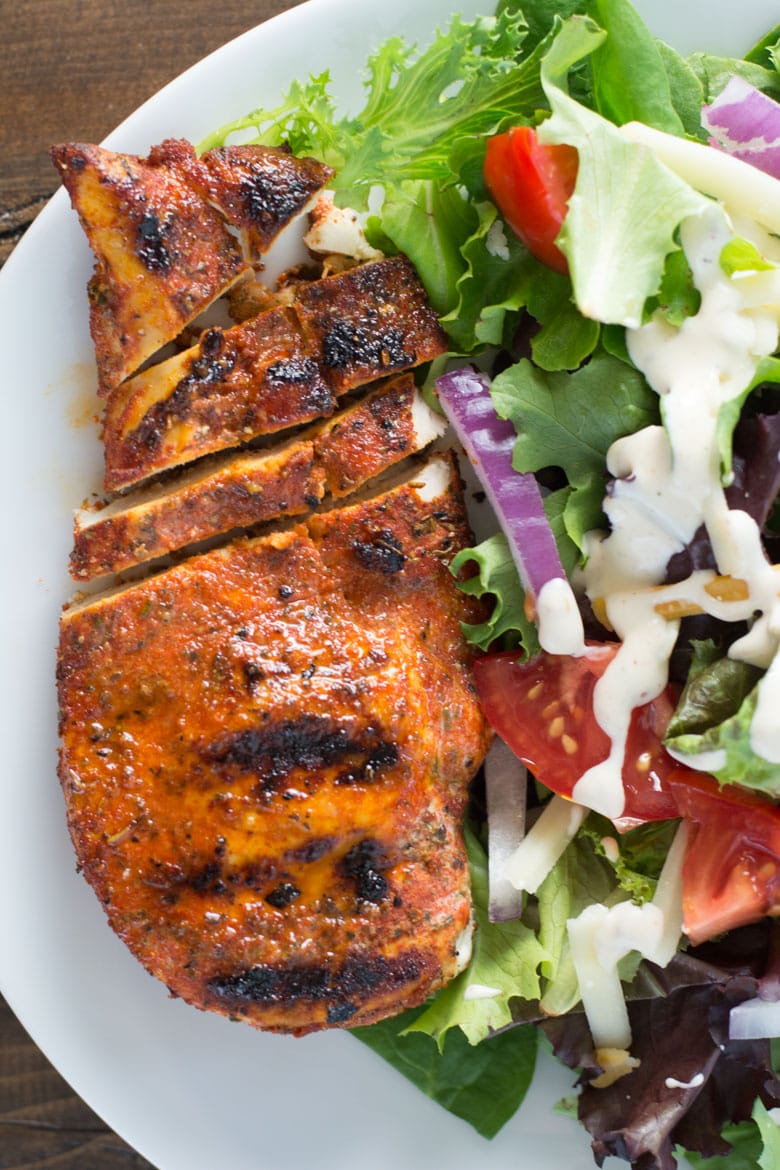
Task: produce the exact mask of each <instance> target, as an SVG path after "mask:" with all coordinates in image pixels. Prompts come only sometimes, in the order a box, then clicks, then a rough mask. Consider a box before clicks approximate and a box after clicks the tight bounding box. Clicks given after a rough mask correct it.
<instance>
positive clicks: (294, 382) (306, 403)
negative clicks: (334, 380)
mask: <svg viewBox="0 0 780 1170" xmlns="http://www.w3.org/2000/svg"><path fill="white" fill-rule="evenodd" d="M265 379H266V382H267V383H268V385H269V386H270V387H271V389H273V390H278V389H280V388H283V387H285V386H294V387H296V388H297V387H304V388H305V393H303V394H301V393H300V391H299V399H300V405H301V409H303V410H305V411H308V412H311V413H312V415H319V416H322V417H327V416H328V415H331V414H333V410H334V407H335V400H334V398H333V393H332V391H331V389H330V387H329V386H328V384H327V382H326V381H325V379H324V377H323V371H322V369H321V368H320V366H319V364H318V363H317V362H316V361H315V359H314V358H311V357H300V356H297V355H294V356H292V357H288V358H280V359H279V360H278V361H275V362H272V363H271V365H270V366H269V367H268V369H267V370H266V372H265Z"/></svg>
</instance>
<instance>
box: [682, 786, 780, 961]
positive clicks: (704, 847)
mask: <svg viewBox="0 0 780 1170" xmlns="http://www.w3.org/2000/svg"><path fill="white" fill-rule="evenodd" d="M667 784H668V786H669V789H670V791H671V792H672V794H673V796H674V799H675V802H676V804H677V807H678V808H679V810H680V814H681V816H683V817H685V818H686V820H687V821H688V824H689V838H688V846H687V849H686V853H685V862H684V864H683V929H684V930H685V933H686V934H687V935H688V938H689V939H690V940H691V942H692V943H701V942H704V941H705V940H706V939H708V938H713V937H714V936H715V935H717V934H722V933H723V932H724V931H726V930H733V929H734V928H735V927H736V926H744V925H746V924H747V923H748V922H755V921H757V920H758V919H759V918H763V917H764V916H765V915H766V914H778V913H780V807H778V805H776V804H773V803H772V802H771V801H769V800H766V799H765V798H763V797H761V796H759V795H758V794H756V793H752V792H749V791H748V790H746V789H744V788H738V787H737V786H736V785H734V784H727V785H724V786H723V787H722V788H721V787H720V786H719V785H718V783H717V781H716V780H715V779H713V777H712V776H707V775H706V774H704V773H701V772H693V773H692V772H691V770H690V769H688V768H685V769H681V770H680V771H676V772H672V773H671V774H670V775H669V776H668V777H667Z"/></svg>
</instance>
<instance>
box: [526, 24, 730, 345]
mask: <svg viewBox="0 0 780 1170" xmlns="http://www.w3.org/2000/svg"><path fill="white" fill-rule="evenodd" d="M604 36H605V33H604V32H603V30H602V29H600V28H599V27H598V25H596V24H595V23H594V22H593V21H591V20H589V19H587V18H584V17H577V16H575V17H571V18H570V19H569V20H568V21H567V22H566V23H565V24H564V25H563V27H562V28H561V29H560V31H559V32H558V34H557V36H556V37H555V40H554V42H553V44H552V46H551V48H550V49H549V51H548V53H547V55H546V57H545V60H544V64H543V67H542V83H543V85H544V89H545V93H546V95H547V98H548V101H549V103H550V106H551V108H552V111H553V112H552V117H551V118H549V119H548V120H547V121H546V122H543V123H542V125H541V126H540V128H539V134H540V137H541V138H542V140H543V141H545V142H556V143H569V144H570V145H571V146H574V147H576V149H577V150H578V152H579V170H578V174H577V183H576V186H575V189H574V193H573V195H572V197H571V199H570V201H569V211H568V214H567V216H566V219H565V220H564V223H563V228H562V230H561V233H560V235H559V237H558V244H559V246H560V247H561V250H562V251H563V252H564V253H565V254H566V256H567V258H568V261H569V269H570V272H571V274H572V282H573V286H574V294H575V300H576V303H577V305H578V307H579V309H580V311H581V312H582V313H583V314H584V315H585V316H586V317H593V318H595V319H596V320H599V321H602V322H606V323H609V324H622V325H627V326H636V325H639V324H640V322H641V320H642V313H643V309H644V305H645V301H646V300H647V298H648V297H651V296H654V295H655V294H656V293H657V292H658V290H659V287H660V284H661V279H662V276H663V272H664V267H665V261H666V257H667V255H668V254H669V253H670V252H673V251H676V250H677V248H678V244H677V243H676V241H675V232H676V230H677V228H678V226H679V224H680V223H681V221H682V220H683V219H685V218H686V217H687V216H689V215H696V214H699V213H700V212H702V211H703V210H704V209H705V207H706V206H707V200H706V199H705V198H704V196H702V195H700V194H699V193H698V192H696V191H694V190H693V188H691V187H689V186H688V184H687V183H684V182H682V180H680V179H678V178H677V176H675V175H673V174H672V173H671V171H669V170H667V168H665V167H664V166H662V165H661V164H660V163H659V162H658V161H657V160H656V159H655V157H654V156H653V155H652V153H651V152H650V151H648V150H646V149H643V148H637V147H636V146H635V145H634V144H633V143H631V142H629V141H628V139H627V138H625V137H624V135H623V134H621V132H620V131H619V130H618V129H617V127H615V126H614V125H612V123H610V122H609V121H607V119H606V118H602V117H601V116H600V115H599V114H597V113H595V112H593V111H592V110H589V109H587V108H586V107H584V106H582V105H580V104H579V103H578V102H576V101H575V100H574V99H573V98H572V97H570V95H569V93H568V91H567V77H568V73H569V71H570V70H571V69H572V68H573V67H574V66H575V65H576V64H577V63H578V62H579V61H581V60H582V59H583V57H586V56H588V55H589V54H592V53H594V52H595V51H596V50H597V49H599V47H600V46H602V44H603V42H604Z"/></svg>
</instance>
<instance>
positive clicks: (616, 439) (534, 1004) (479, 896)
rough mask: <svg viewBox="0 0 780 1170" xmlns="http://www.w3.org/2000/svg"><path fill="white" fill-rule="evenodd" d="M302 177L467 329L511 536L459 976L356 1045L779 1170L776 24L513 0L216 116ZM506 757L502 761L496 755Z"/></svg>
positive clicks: (467, 1098)
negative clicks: (325, 171)
mask: <svg viewBox="0 0 780 1170" xmlns="http://www.w3.org/2000/svg"><path fill="white" fill-rule="evenodd" d="M232 136H240V137H241V138H242V139H243V140H256V141H263V142H265V143H268V144H271V145H276V144H280V143H283V142H287V143H289V145H290V147H291V149H292V150H293V151H294V152H295V153H297V154H309V155H314V156H316V157H318V158H320V159H321V160H323V161H324V162H326V163H328V164H329V165H330V166H331V167H333V168H334V170H335V178H334V180H333V183H332V187H333V192H334V197H335V200H336V202H337V204H338V205H340V206H344V207H350V208H352V209H354V210H356V211H357V212H359V213H360V214H361V216H362V217H363V220H364V224H365V231H366V234H367V236H368V239H369V242H370V244H371V245H372V246H373V247H376V248H379V249H381V250H382V251H383V252H386V253H393V252H404V253H406V254H407V255H408V256H409V258H410V259H411V260H412V262H413V263H414V264H415V266H416V268H417V271H418V272H419V274H420V277H421V279H422V281H423V283H424V285H425V287H426V290H427V292H428V295H429V298H430V300H431V302H432V304H433V306H434V307H435V309H436V310H437V312H438V313H439V314H440V317H441V320H442V322H443V324H444V327H445V329H446V330H447V333H448V337H449V341H450V353H449V354H448V355H447V358H446V359H445V360H444V361H443V362H441V363H440V364H439V363H436V364H435V366H434V368H432V369H431V370H430V371H429V373H428V382H427V389H428V391H429V393H430V395H431V397H432V398H434V399H436V400H438V401H439V403H440V405H441V407H442V409H443V410H444V412H445V413H446V414H447V416H448V417H449V419H450V421H451V423H452V425H453V428H454V430H455V433H456V435H457V437H458V438H459V439H460V441H461V443H462V445H463V447H464V449H465V451H466V453H467V455H468V457H469V459H470V461H471V463H472V464H473V466H474V469H475V471H476V474H477V476H478V478H479V481H480V487H479V490H480V491H481V492H483V493H484V494H485V495H486V496H487V498H488V500H489V502H490V504H491V506H492V513H493V514H494V515H495V517H496V519H497V521H498V523H497V524H496V525H495V527H494V530H493V531H492V533H491V534H490V535H488V536H487V537H486V538H485V539H484V540H482V541H481V543H479V544H478V545H476V546H475V547H474V548H472V549H469V550H466V551H465V552H463V553H462V554H460V555H459V557H458V558H457V560H456V562H455V563H454V565H453V571H454V572H456V573H458V574H464V575H465V581H464V584H463V586H462V587H463V588H464V589H466V590H467V591H469V592H471V593H474V594H477V595H480V596H482V597H484V598H485V599H486V600H487V601H488V602H489V610H490V615H489V617H488V619H487V620H486V621H485V622H484V623H482V624H481V625H478V626H474V627H470V628H469V629H468V630H467V633H468V636H469V638H470V639H471V640H472V641H473V642H474V643H475V645H477V646H478V647H479V648H480V649H481V650H482V651H483V652H484V653H483V655H482V656H481V657H480V658H479V659H478V661H477V667H476V682H477V687H478V691H479V695H480V698H481V701H482V703H483V706H484V709H485V712H486V714H487V716H488V718H489V720H490V722H491V724H492V725H493V727H494V729H495V731H496V733H497V737H498V738H497V741H496V747H495V749H494V750H493V751H492V752H491V755H490V756H489V758H488V762H487V765H486V769H485V784H484V788H483V787H480V788H479V789H478V790H475V792H474V794H473V801H472V815H471V818H470V822H469V824H468V825H467V826H466V838H467V843H468V848H469V854H470V858H471V865H472V885H473V892H474V905H475V911H474V913H475V920H476V931H475V941H474V954H473V958H472V961H471V964H470V966H469V967H468V969H467V970H466V971H464V972H463V973H462V974H461V975H460V976H458V977H457V979H456V980H454V981H453V982H452V983H451V984H450V985H449V986H448V987H447V988H445V990H444V991H443V992H441V993H440V994H439V995H438V996H437V997H436V999H435V1000H433V1001H432V1002H431V1003H429V1004H428V1005H426V1006H425V1007H424V1008H423V1009H422V1010H421V1011H416V1012H414V1013H410V1014H407V1015H405V1016H402V1017H399V1018H396V1019H394V1020H390V1021H386V1022H384V1023H382V1024H378V1025H374V1026H372V1027H371V1028H366V1029H358V1030H356V1034H357V1035H359V1037H360V1039H361V1040H363V1041H365V1042H366V1043H368V1044H370V1045H371V1046H372V1047H373V1048H375V1049H376V1050H377V1051H379V1052H381V1053H382V1055H383V1056H385V1057H386V1058H387V1059H388V1060H390V1061H392V1062H393V1063H394V1064H396V1065H397V1067H399V1068H400V1069H401V1070H402V1071H403V1072H405V1073H406V1075H407V1076H409V1077H410V1078H411V1079H412V1080H414V1081H415V1083H417V1084H419V1085H420V1087H421V1088H423V1089H424V1090H425V1091H426V1092H429V1093H430V1094H431V1095H432V1096H434V1097H435V1098H436V1099H437V1100H439V1101H441V1103H442V1104H444V1105H445V1106H446V1107H447V1108H449V1109H451V1110H452V1111H453V1112H454V1113H457V1114H458V1115H459V1116H461V1117H464V1118H465V1119H466V1120H468V1121H470V1122H471V1123H472V1124H473V1125H475V1127H476V1128H477V1129H478V1130H479V1131H480V1132H481V1133H483V1134H484V1135H485V1136H491V1135H492V1134H494V1133H495V1132H497V1130H498V1129H499V1128H500V1126H501V1125H502V1124H503V1123H504V1122H505V1121H506V1120H507V1119H508V1117H509V1116H511V1115H512V1113H513V1112H514V1111H515V1110H516V1108H517V1106H518V1105H519V1103H520V1101H521V1100H522V1097H523V1095H524V1093H525V1090H526V1088H527V1086H528V1084H529V1083H530V1080H531V1077H532V1075H533V1066H534V1055H535V1051H536V1046H537V1043H538V1042H539V1039H540V1037H541V1038H542V1040H543V1042H545V1043H549V1044H551V1045H552V1047H553V1050H554V1051H555V1053H556V1055H558V1056H559V1057H560V1059H561V1060H563V1061H564V1062H565V1063H566V1064H568V1065H569V1066H571V1067H572V1068H573V1069H577V1070H579V1086H580V1091H579V1094H578V1097H577V1099H576V1102H575V1103H573V1104H572V1103H569V1106H568V1107H569V1108H571V1109H572V1110H576V1112H577V1114H578V1116H579V1118H580V1120H581V1121H582V1122H583V1123H584V1125H585V1126H586V1127H587V1129H588V1131H589V1133H590V1134H591V1137H592V1142H593V1150H594V1155H595V1157H596V1160H597V1162H598V1163H599V1164H600V1163H601V1161H602V1160H603V1158H604V1157H606V1156H607V1155H608V1154H617V1155H619V1156H621V1157H623V1158H625V1159H627V1160H628V1161H630V1162H631V1163H632V1165H634V1166H636V1167H641V1168H642V1170H652V1168H659V1170H667V1168H671V1167H673V1166H674V1165H675V1158H676V1156H677V1155H679V1154H681V1153H683V1152H684V1153H685V1154H686V1156H687V1157H688V1159H689V1161H691V1162H692V1163H693V1164H694V1166H701V1167H708V1168H712V1170H714V1168H715V1167H716V1166H720V1165H726V1164H728V1165H729V1166H737V1165H738V1166H740V1167H743V1166H744V1167H760V1168H761V1170H769V1168H770V1167H774V1166H776V1165H778V1164H780V1128H778V1124H777V1122H776V1121H775V1118H777V1117H780V1113H775V1112H774V1111H775V1110H778V1109H780V1079H778V1076H777V1075H776V1071H775V1067H776V1066H775V1064H774V1063H773V1057H772V1039H773V1038H774V1037H777V1036H780V928H778V926H777V925H776V924H775V921H774V920H775V917H776V916H777V915H778V914H780V804H778V801H780V654H778V649H780V600H779V598H780V565H778V564H777V561H778V545H780V507H778V492H779V491H780V354H779V353H778V351H779V349H780V336H779V329H780V240H779V239H778V237H780V26H778V27H777V28H775V29H773V30H771V31H770V32H768V33H767V35H766V37H764V38H763V39H762V41H761V42H760V43H759V44H758V45H757V46H756V47H755V48H754V49H752V50H751V51H750V52H748V53H747V54H746V56H745V57H744V58H739V59H736V58H735V59H724V58H720V57H712V56H710V55H707V54H706V53H695V54H693V55H691V56H689V57H686V58H683V57H682V56H680V55H679V54H678V53H676V52H675V51H674V50H673V49H672V48H670V47H669V46H667V45H665V44H663V43H661V42H659V41H657V40H656V39H655V38H654V37H653V36H652V35H651V34H650V32H649V31H648V29H647V27H646V26H645V25H644V23H643V22H642V20H641V19H640V18H639V16H638V15H637V13H636V12H635V10H634V9H633V8H632V7H631V5H630V4H629V3H628V2H627V0H500V2H499V4H498V7H497V9H496V11H495V14H494V15H492V16H484V17H480V18H477V19H476V20H474V21H470V22H464V21H463V20H461V19H460V18H459V17H457V16H454V17H453V18H452V20H451V23H450V25H449V27H448V28H447V29H445V30H442V31H440V32H439V34H438V35H437V37H436V38H435V40H434V41H433V43H432V44H431V45H430V46H428V47H427V48H425V49H424V50H422V51H421V52H417V50H416V49H415V48H414V47H412V46H408V45H406V44H404V43H403V41H402V40H401V39H399V38H394V39H392V40H390V41H388V42H387V43H386V44H384V45H383V46H382V47H381V48H380V49H379V50H378V51H377V53H376V54H375V55H374V56H373V57H372V58H371V60H370V61H369V62H368V74H367V83H366V101H365V105H364V107H363V109H362V110H361V111H360V112H359V113H356V114H349V115H342V114H340V113H339V111H338V110H337V108H336V105H335V102H334V100H333V98H332V96H331V93H330V79H329V78H328V76H327V75H326V74H324V75H321V76H319V77H309V78H308V79H307V80H305V81H300V82H298V83H296V84H295V85H294V86H293V87H292V88H291V89H290V91H289V93H288V94H287V95H286V97H285V99H284V100H283V102H282V103H281V105H280V106H279V107H278V108H276V109H273V110H260V111H255V112H253V113H252V114H250V115H248V116H247V117H246V118H243V119H240V120H239V121H237V122H235V123H231V124H230V125H228V126H224V127H222V128H221V129H220V130H219V131H217V132H216V133H215V134H214V135H213V136H211V138H210V139H209V140H208V142H206V143H204V144H203V145H204V146H209V147H211V146H214V145H218V144H220V143H222V142H224V141H225V140H227V139H229V138H231V137H232ZM507 749H509V750H507Z"/></svg>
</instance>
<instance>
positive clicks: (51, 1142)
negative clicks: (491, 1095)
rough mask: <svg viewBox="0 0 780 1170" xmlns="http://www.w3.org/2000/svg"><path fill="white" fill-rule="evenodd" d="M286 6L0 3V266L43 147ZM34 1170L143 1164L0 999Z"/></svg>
mask: <svg viewBox="0 0 780 1170" xmlns="http://www.w3.org/2000/svg"><path fill="white" fill-rule="evenodd" d="M296 2H298V0H218V2H215V0H22V2H20V0H0V30H2V31H1V32H0V265H1V264H2V263H3V262H4V261H5V260H6V259H7V258H8V256H9V255H10V253H11V250H12V249H13V248H14V247H15V245H16V244H17V243H18V241H19V239H20V238H21V236H22V234H23V232H24V231H25V229H26V228H27V226H28V225H29V224H30V222H31V221H32V220H33V219H34V217H35V215H36V214H37V213H38V211H40V209H41V208H42V207H43V205H44V203H45V202H46V200H47V199H48V198H49V196H50V195H52V194H53V192H54V191H55V189H56V187H57V179H56V175H55V173H54V171H53V168H52V166H51V164H50V162H49V159H48V148H49V145H50V144H51V143H52V142H57V141H63V140H68V139H80V140H82V141H92V142H99V141H100V140H101V139H102V138H104V137H105V136H106V134H108V133H109V131H111V130H112V129H113V128H114V126H116V125H117V124H118V123H119V122H121V121H122V120H123V119H124V118H125V117H126V116H127V115H128V114H130V113H131V112H132V111H133V110H134V109H135V108H136V107H137V106H138V105H140V104H141V102H142V101H144V100H145V99H146V98H148V97H150V96H151V95H152V94H153V93H155V92H156V91H157V90H158V89H159V88H160V87H161V86H162V85H164V84H165V83H166V82H168V81H170V80H171V79H172V78H173V77H176V76H177V75H178V74H179V73H181V72H182V71H183V70H184V69H186V68H187V67H188V66H189V65H192V64H193V63H194V62H195V61H197V60H199V59H200V58H201V57H203V56H205V55H206V54H207V53H209V52H211V51H212V50H213V49H216V48H219V46H220V45H223V44H224V43H225V42H226V41H229V40H231V39H232V38H233V37H235V36H238V34H239V33H242V32H244V31H245V30H246V29H248V28H251V27H252V26H253V25H256V24H259V23H261V22H262V21H263V20H266V19H267V18H268V17H270V16H274V15H276V14H277V13H279V12H283V11H284V10H285V9H287V8H292V7H294V6H295V3H296ZM44 1167H45V1168H46V1170H49V1168H51V1170H54V1168H55V1167H56V1170H148V1168H149V1163H148V1162H147V1161H146V1160H145V1159H144V1158H142V1157H141V1156H140V1155H139V1154H137V1153H135V1151H133V1150H132V1149H130V1147H129V1146H128V1145H126V1143H125V1142H123V1141H122V1140H121V1139H120V1138H118V1137H116V1136H115V1135H114V1134H113V1133H112V1132H111V1131H110V1130H109V1129H108V1128H107V1127H106V1126H105V1125H104V1124H103V1122H102V1121H101V1120H100V1119H99V1118H98V1117H96V1116H95V1114H94V1113H92V1111H91V1110H90V1109H88V1108H87V1106H86V1105H85V1104H84V1103H83V1102H82V1101H80V1100H79V1098H78V1097H77V1096H76V1095H75V1094H74V1093H73V1092H72V1090H71V1089H70V1088H69V1086H68V1085H67V1084H66V1083H65V1082H64V1081H63V1080H62V1078H61V1077H60V1076H59V1075H58V1074H57V1073H56V1072H55V1071H54V1069H53V1068H52V1067H51V1065H49V1064H48V1062H47V1061H46V1059H45V1058H44V1057H43V1055H42V1054H41V1053H40V1052H39V1051H38V1049H37V1048H36V1046H35V1045H34V1044H33V1042H32V1040H30V1038H29V1037H28V1036H27V1034H26V1033H25V1031H24V1029H23V1028H22V1027H21V1025H20V1024H19V1023H18V1021H17V1020H16V1019H15V1018H14V1016H13V1014H12V1013H11V1011H10V1009H9V1008H8V1006H7V1005H6V1004H5V1002H4V1001H3V1000H2V999H1V998H0V1170H44ZM215 1170H220V1168H217V1167H215ZM225 1170H229V1168H225Z"/></svg>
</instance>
